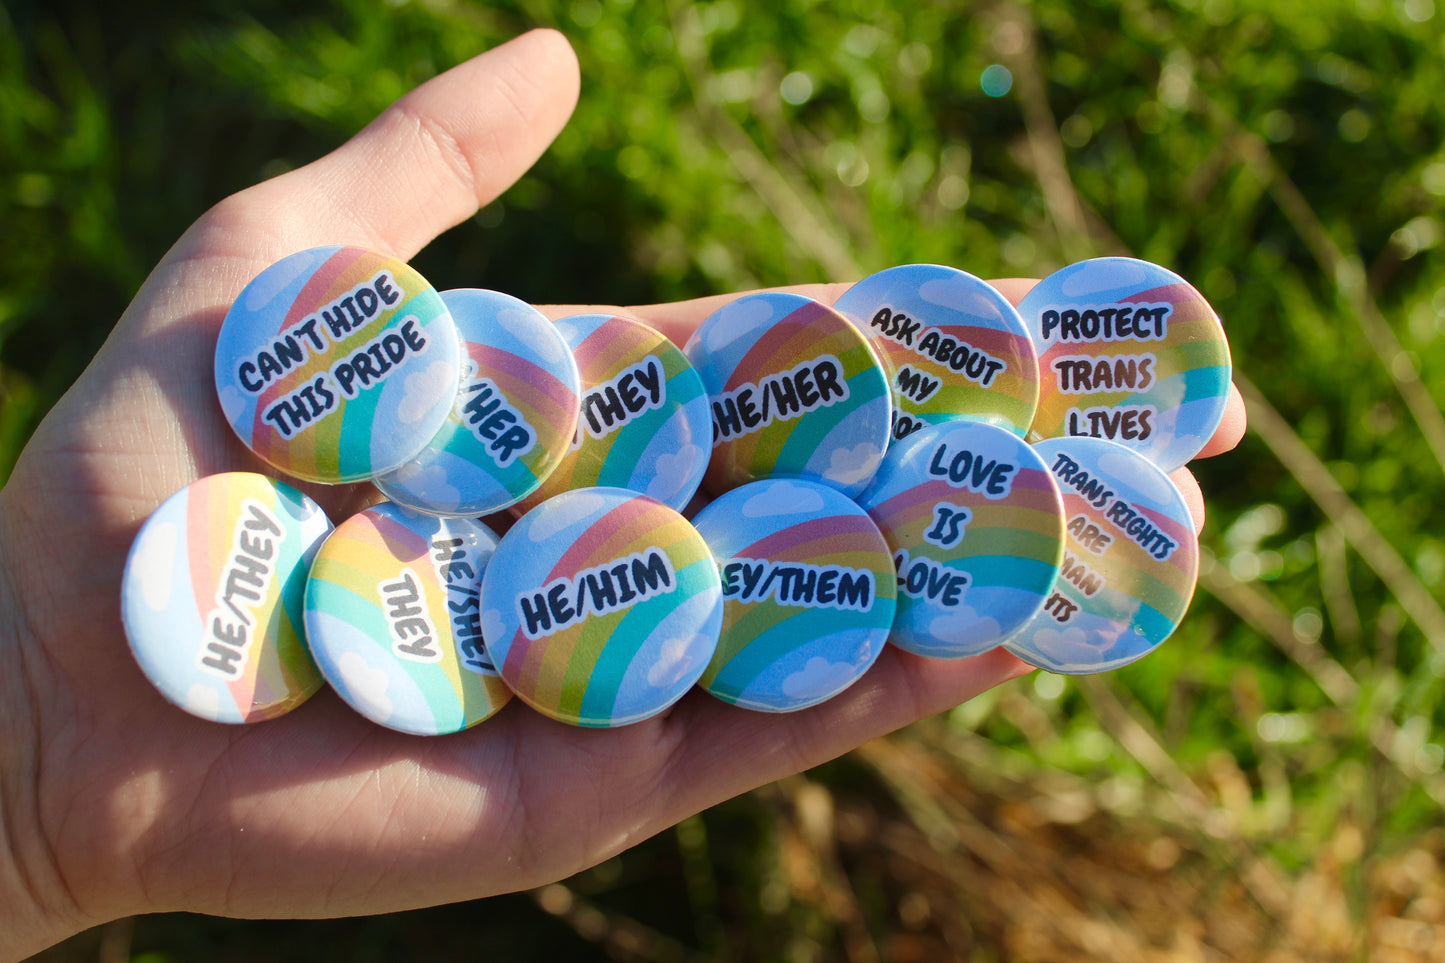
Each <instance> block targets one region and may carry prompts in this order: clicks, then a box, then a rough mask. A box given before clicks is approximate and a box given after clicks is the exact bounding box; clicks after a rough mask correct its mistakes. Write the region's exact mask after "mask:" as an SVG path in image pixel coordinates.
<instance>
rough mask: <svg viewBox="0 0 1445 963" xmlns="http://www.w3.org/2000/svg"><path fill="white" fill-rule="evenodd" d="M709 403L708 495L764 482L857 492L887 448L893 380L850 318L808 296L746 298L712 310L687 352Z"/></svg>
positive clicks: (705, 480)
mask: <svg viewBox="0 0 1445 963" xmlns="http://www.w3.org/2000/svg"><path fill="white" fill-rule="evenodd" d="M684 350H685V351H686V353H687V356H688V358H689V359H690V360H691V361H692V363H693V366H694V367H696V368H697V370H698V373H699V374H700V375H702V381H703V384H704V385H705V386H706V387H707V391H708V401H709V405H710V406H711V408H712V425H713V454H712V460H711V462H710V464H709V465H708V470H707V473H706V474H705V475H704V476H703V486H704V487H705V488H706V489H707V490H708V491H709V493H711V494H712V495H714V496H716V495H721V494H722V493H723V492H725V491H728V490H729V489H731V488H736V487H737V486H738V485H742V484H744V483H746V482H750V481H755V480H757V479H759V478H769V477H773V476H792V477H801V478H809V479H812V480H814V481H820V482H822V483H824V484H826V485H831V486H832V487H834V488H836V489H838V490H839V491H841V492H843V494H845V495H856V494H858V493H859V492H861V491H862V490H863V489H864V488H865V487H866V486H867V485H868V482H869V481H870V480H871V479H872V477H873V473H874V472H875V471H877V470H878V463H879V462H880V461H881V460H882V459H883V452H884V450H885V449H886V448H887V447H888V434H889V430H890V426H891V421H892V400H891V397H890V394H891V393H890V390H889V387H888V376H887V375H886V374H885V373H884V370H883V366H882V363H881V362H880V361H879V360H878V356H877V355H876V354H875V353H874V351H873V349H872V347H871V346H870V345H869V343H868V339H867V338H866V337H865V336H864V335H863V333H862V332H861V331H859V330H858V329H857V328H856V327H855V326H854V325H853V323H852V322H851V321H849V320H848V319H847V318H845V317H843V315H841V314H839V313H838V312H837V311H835V310H833V309H832V308H830V307H828V306H826V305H824V304H820V303H818V302H817V301H814V300H812V299H811V298H805V297H802V296H801V295H797V294H789V293H785V292H777V291H772V292H761V293H758V294H749V295H745V296H743V297H741V298H738V299H737V300H735V301H732V302H731V303H729V304H726V305H724V306H723V307H722V308H719V309H718V310H717V311H715V312H714V313H713V314H711V315H710V316H709V317H708V318H707V319H706V320H705V321H703V323H702V325H701V326H700V327H699V328H698V330H697V331H696V333H694V335H693V336H692V338H690V339H689V340H688V342H687V346H686V348H685V349H684Z"/></svg>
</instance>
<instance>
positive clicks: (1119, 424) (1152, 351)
mask: <svg viewBox="0 0 1445 963" xmlns="http://www.w3.org/2000/svg"><path fill="white" fill-rule="evenodd" d="M1140 308H1147V309H1151V310H1153V311H1154V312H1156V314H1159V315H1162V319H1159V320H1155V321H1152V322H1151V321H1145V322H1143V323H1141V324H1135V323H1133V322H1132V320H1131V322H1130V323H1128V324H1126V325H1125V327H1126V329H1127V330H1126V333H1125V334H1124V335H1123V336H1117V335H1116V337H1114V338H1113V339H1110V338H1108V337H1107V336H1106V332H1105V325H1104V324H1103V323H1102V322H1100V321H1098V320H1095V321H1094V322H1093V323H1088V324H1084V325H1080V326H1079V328H1078V333H1077V334H1076V333H1074V332H1072V331H1071V330H1070V327H1069V324H1068V322H1067V321H1060V320H1056V319H1055V315H1060V316H1062V315H1063V314H1064V312H1069V311H1073V312H1077V313H1079V314H1082V313H1083V312H1085V311H1088V312H1092V313H1093V314H1094V315H1095V318H1096V319H1097V316H1098V315H1099V314H1100V312H1103V311H1109V310H1115V309H1127V310H1128V311H1129V312H1131V315H1132V314H1133V313H1135V312H1137V311H1138V310H1139V309H1140ZM1050 312H1053V313H1054V314H1050ZM1019 314H1020V315H1021V316H1022V317H1023V319H1024V323H1025V324H1026V325H1028V327H1029V331H1030V333H1031V335H1032V337H1033V339H1034V343H1035V346H1036V347H1037V349H1038V352H1039V373H1040V384H1041V391H1040V398H1039V408H1038V413H1037V414H1036V415H1035V416H1034V422H1033V425H1032V427H1031V428H1030V429H1029V433H1028V439H1029V440H1030V441H1040V440H1042V439H1044V438H1058V437H1065V436H1091V437H1101V438H1108V439H1110V440H1113V441H1117V442H1119V443H1121V444H1125V445H1128V446H1129V447H1130V448H1132V449H1134V450H1135V451H1138V452H1140V453H1141V454H1143V455H1145V456H1146V457H1148V458H1149V459H1150V460H1151V461H1153V462H1154V463H1155V464H1156V465H1158V466H1159V467H1160V468H1162V469H1163V470H1164V471H1166V472H1169V471H1173V470H1174V469H1176V468H1179V467H1181V466H1182V465H1184V464H1185V463H1186V462H1188V461H1189V459H1191V458H1193V457H1194V456H1195V455H1196V454H1198V453H1199V450H1200V449H1201V448H1202V447H1203V446H1204V443H1205V442H1206V441H1208V440H1209V438H1210V436H1211V435H1213V434H1214V430H1215V429H1216V428H1218V427H1219V421H1220V419H1221V418H1222V417H1223V415H1224V409H1225V405H1226V403H1227V401H1228V398H1229V382H1230V376H1231V373H1232V366H1231V364H1230V358H1229V342H1228V340H1227V339H1226V338H1225V334H1224V327H1223V325H1222V324H1221V323H1220V320H1219V316H1218V315H1216V314H1215V313H1214V309H1213V308H1211V307H1210V306H1209V303H1208V302H1207V301H1205V300H1204V297H1203V296H1202V295H1201V294H1200V293H1199V292H1198V291H1196V290H1195V289H1194V288H1193V286H1191V285H1190V284H1189V282H1187V281H1185V280H1184V279H1183V278H1181V277H1180V276H1179V275H1177V274H1175V273H1174V272H1172V271H1168V270H1166V269H1164V268H1162V267H1159V266H1158V265H1155V264H1150V263H1148V262H1147V261H1139V260H1135V259H1133V258H1122V257H1109V258H1095V259H1092V260H1088V261H1081V262H1079V263H1077V264H1072V265H1070V266H1068V267H1066V268H1063V269H1061V270H1059V271H1056V272H1054V273H1053V274H1051V275H1049V276H1048V277H1047V278H1045V279H1044V280H1042V281H1040V282H1039V284H1038V285H1037V286H1036V287H1035V288H1034V289H1033V290H1032V291H1030V292H1029V293H1028V295H1027V296H1026V297H1025V298H1024V299H1023V301H1022V302H1021V303H1020V304H1019ZM1161 327H1162V328H1163V330H1164V337H1162V338H1158V337H1156V336H1155V335H1156V334H1157V333H1158V331H1159V330H1160V328H1161ZM1096 328H1097V331H1096V335H1095V336H1094V337H1087V336H1086V335H1087V333H1088V332H1090V331H1095V329H1096ZM1139 329H1142V330H1143V331H1144V332H1145V334H1146V335H1147V336H1145V337H1141V336H1139V333H1138V330H1139ZM1141 412H1142V414H1141Z"/></svg>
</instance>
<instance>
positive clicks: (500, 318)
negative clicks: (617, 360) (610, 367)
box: [376, 288, 580, 515]
mask: <svg viewBox="0 0 1445 963" xmlns="http://www.w3.org/2000/svg"><path fill="white" fill-rule="evenodd" d="M441 297H442V301H443V302H444V303H445V304H446V306H447V309H448V310H449V311H450V312H451V315H452V317H453V319H454V320H455V321H456V325H457V330H458V331H459V333H460V335H461V339H462V353H463V356H464V357H463V372H462V383H461V390H460V392H459V393H458V395H457V398H456V404H455V405H454V406H453V408H452V412H451V415H450V416H449V417H448V418H447V420H446V422H445V423H444V424H443V425H442V427H441V430H440V431H438V432H437V433H436V435H435V436H434V437H433V438H432V439H431V440H430V441H429V442H428V443H427V444H426V446H425V447H424V448H423V449H422V450H421V453H420V454H418V455H417V456H416V457H415V458H413V459H411V460H410V461H408V462H407V463H406V464H405V465H403V466H402V467H401V468H399V469H397V470H396V471H394V472H390V473H388V474H385V475H382V476H381V477H379V478H377V479H376V487H377V488H380V489H381V491H382V493H383V494H385V495H386V496H387V497H388V498H390V499H391V500H392V501H394V502H397V503H398V504H401V505H405V506H407V507H408V508H413V509H416V510H417V511H423V512H430V513H432V514H436V515H487V514H490V513H492V512H495V511H499V510H500V509H503V508H506V507H508V506H510V505H514V504H516V503H517V502H518V501H520V500H521V499H522V498H524V497H526V496H527V495H529V494H530V493H532V492H534V491H536V490H537V488H538V487H539V486H540V485H541V484H542V482H543V481H544V480H545V479H546V478H547V476H548V475H550V474H551V473H552V471H553V470H554V469H555V468H556V467H557V465H558V464H559V463H561V461H562V459H563V457H564V456H565V455H566V453H567V448H568V446H569V445H570V444H571V442H572V437H573V434H574V432H575V431H576V428H577V405H578V392H579V390H580V382H579V380H578V372H577V363H576V362H575V361H574V360H573V358H572V352H571V350H570V349H569V348H568V346H567V342H566V341H565V340H563V338H562V335H561V334H560V333H558V331H557V329H556V328H554V327H553V326H552V323H551V322H550V321H548V320H547V318H546V316H545V315H543V314H542V312H540V311H538V310H537V309H536V308H534V307H532V306H531V305H530V304H527V303H526V302H525V301H521V300H518V299H517V298H514V297H512V296H511V295H508V294H502V293H500V292H497V291H485V290H481V289H476V288H468V289H460V290H452V291H443V292H442V295H441Z"/></svg>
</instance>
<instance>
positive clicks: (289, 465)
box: [216, 247, 460, 484]
mask: <svg viewBox="0 0 1445 963" xmlns="http://www.w3.org/2000/svg"><path fill="white" fill-rule="evenodd" d="M458 355H459V348H458V345H457V332H456V327H455V326H454V325H453V324H452V317H451V315H450V314H449V313H448V312H447V309H446V306H445V305H444V304H443V303H442V300H441V297H440V296H439V295H438V294H437V292H436V291H435V290H433V289H432V286H431V285H430V284H428V283H427V282H426V280H425V279H424V278H422V276H421V275H419V274H417V273H416V272H415V271H413V270H412V269H411V268H410V267H408V266H407V265H406V264H404V263H402V262H401V261H398V260H397V259H395V258H392V257H388V256H386V255H383V254H377V253H374V252H371V251H366V250H363V249H361V248H356V247H322V248H314V249H312V250H309V251H302V252H300V253H299V254H293V255H291V256H290V257H288V258H285V259H284V260H281V261H278V262H277V263H275V264H273V265H271V266H270V267H268V268H267V269H266V270H264V271H262V272H261V273H260V274H259V275H257V277H256V278H255V279H254V280H253V281H251V283H250V284H248V285H246V287H245V289H244V290H242V291H241V294H240V295H239V296H238V297H237V298H236V300H235V302H234V303H233V304H232V305H231V309H230V310H229V311H228V312H227V313H226V319H225V321H224V322H223V323H222V325H221V333H220V337H219V339H218V340H217V342H216V392H217V395H218V397H219V398H220V402H221V409H222V410H223V411H224V412H225V414H226V419H227V420H228V421H229V422H230V423H231V427H232V428H234V429H235V430H236V434H237V435H239V436H240V437H241V440H242V441H244V442H245V443H246V444H247V445H248V446H249V447H250V448H251V450H252V451H254V452H255V453H256V454H257V455H259V456H260V457H261V458H262V459H263V460H265V461H266V462H268V463H269V464H271V465H273V466H275V467H276V468H278V469H280V470H281V471H284V472H286V473H287V474H288V475H294V476H295V477H297V478H304V479H306V480H307V481H317V482H325V483H328V484H334V483H338V482H353V481H362V480H364V479H368V478H373V477H375V476H376V475H379V474H382V473H384V472H388V471H391V470H392V469H394V468H397V467H399V466H401V465H403V464H405V463H406V462H407V461H408V460H409V459H411V458H412V457H414V456H415V455H416V453H417V452H419V451H420V450H421V449H422V446H424V445H425V444H426V443H427V440H428V439H430V438H431V437H432V436H433V435H435V434H436V432H437V429H438V428H440V427H441V425H442V422H443V421H445V420H446V417H447V413H448V412H449V411H450V410H451V407H452V401H453V399H454V398H455V397H456V391H457V381H458V378H459V377H460V367H459V358H458Z"/></svg>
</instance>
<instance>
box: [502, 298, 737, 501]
mask: <svg viewBox="0 0 1445 963" xmlns="http://www.w3.org/2000/svg"><path fill="white" fill-rule="evenodd" d="M556 324H557V331H558V332H559V333H560V334H561V335H562V337H563V338H564V339H566V341H567V344H568V346H569V347H570V348H571V349H572V354H573V357H575V358H576V359H577V368H578V371H579V372H580V373H581V376H582V413H581V417H580V418H579V419H578V420H577V434H576V437H575V438H574V439H572V441H571V447H570V450H568V451H567V454H566V457H565V458H563V459H562V462H561V464H559V465H558V466H557V469H556V471H554V472H552V474H551V475H549V476H548V477H547V479H546V480H545V481H544V482H543V483H542V487H541V488H539V489H538V490H537V491H536V492H535V493H534V494H532V495H530V496H528V497H527V498H526V499H525V500H524V501H523V502H522V503H521V504H519V505H518V506H516V508H517V509H530V508H533V507H535V506H536V505H538V504H540V503H541V502H542V501H544V500H545V499H546V498H549V497H551V496H552V495H556V494H559V493H561V492H564V491H567V490H568V489H572V488H591V487H596V486H603V487H609V488H626V489H627V490H628V491H634V492H639V493H640V494H643V495H650V496H651V497H653V498H656V499H657V500H658V501H660V502H662V503H663V504H664V505H669V506H671V507H672V508H675V509H677V510H678V511H682V510H683V509H684V508H685V507H687V503H688V502H689V501H690V500H691V499H692V496H693V495H694V494H695V493H696V492H697V488H698V485H699V484H701V482H702V475H703V472H704V471H706V470H707V461H708V456H709V455H710V454H711V453H712V418H711V415H710V413H709V411H708V403H707V389H705V388H704V387H703V385H702V378H700V377H699V376H698V373H697V371H696V370H695V369H694V368H693V366H692V364H691V363H690V362H689V361H688V360H687V357H686V355H684V354H683V353H682V351H681V350H679V349H678V348H677V346H676V345H674V344H673V343H672V342H671V341H669V340H668V339H667V338H666V337H665V336H664V335H663V334H662V333H661V332H660V331H657V330H655V329H654V328H651V327H649V326H648V325H646V324H643V323H642V322H641V321H636V320H634V319H632V318H627V317H618V316H615V315H608V314H579V315H574V316H573V317H570V318H562V319H560V320H558V321H557V323H556ZM514 513H515V514H518V515H520V514H522V513H523V512H522V511H520V510H514Z"/></svg>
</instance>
